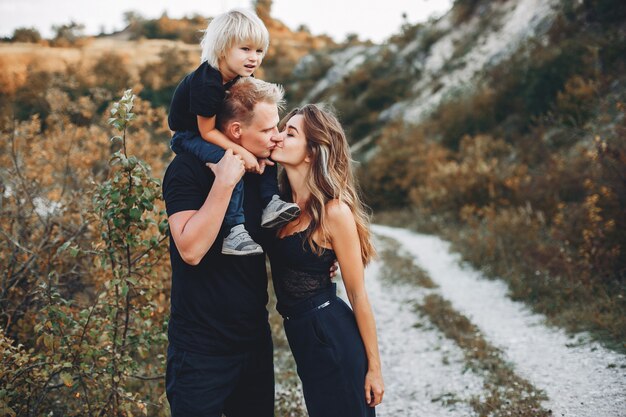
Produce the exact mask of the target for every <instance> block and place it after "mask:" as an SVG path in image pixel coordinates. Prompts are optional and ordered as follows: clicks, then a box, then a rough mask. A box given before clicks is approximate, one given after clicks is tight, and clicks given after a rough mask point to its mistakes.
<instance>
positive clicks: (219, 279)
mask: <svg viewBox="0 0 626 417" xmlns="http://www.w3.org/2000/svg"><path fill="white" fill-rule="evenodd" d="M282 103H283V90H282V88H281V87H279V86H277V85H275V84H270V83H266V82H264V81H260V80H257V79H254V78H251V77H247V78H242V79H240V80H239V81H238V82H237V83H235V84H234V85H233V86H232V87H231V89H230V91H229V93H228V95H227V98H226V101H225V102H224V106H223V110H222V112H221V113H220V115H219V116H218V127H219V128H220V130H221V131H222V132H223V133H224V134H225V135H226V136H227V137H228V138H229V139H230V140H232V141H233V142H235V143H237V144H239V145H241V146H243V147H244V148H246V149H247V150H248V151H250V152H251V153H252V154H254V155H255V156H257V157H259V158H267V157H268V156H269V154H270V151H271V150H272V149H273V148H274V147H275V146H276V141H278V140H280V139H279V137H278V135H277V133H278V132H277V128H276V125H277V123H278V106H280V105H282ZM209 165H210V168H211V169H208V168H207V167H206V166H205V164H204V163H202V162H201V161H200V160H199V159H198V158H196V157H195V156H193V155H191V154H188V153H182V154H179V155H177V156H176V157H175V158H174V160H173V161H172V162H171V164H170V166H169V167H168V169H167V172H166V173H165V178H164V180H163V196H164V199H165V204H166V208H167V214H168V216H169V224H170V234H171V238H170V257H171V264H172V293H171V318H170V322H169V329H168V337H169V343H170V344H169V348H168V353H167V356H168V357H167V372H166V392H167V397H168V400H169V402H170V407H171V410H172V416H173V417H183V416H189V417H220V416H221V415H222V413H223V414H225V415H226V416H227V417H240V416H241V417H243V416H246V417H247V416H256V417H264V416H273V415H274V370H273V363H272V350H273V348H272V340H271V334H270V328H269V323H268V314H267V309H266V304H267V301H268V296H267V274H266V270H265V255H263V254H260V255H254V256H246V257H239V256H228V255H222V254H221V253H220V247H221V244H214V243H215V241H216V238H217V237H219V236H221V233H222V232H223V231H221V230H220V229H221V227H222V223H223V219H224V214H225V212H226V208H227V206H228V202H229V200H230V196H231V193H232V190H233V188H234V186H235V184H236V183H237V182H238V181H239V179H240V178H241V177H242V176H243V179H244V214H245V219H246V221H245V227H246V229H247V230H248V231H249V232H250V235H251V236H252V237H253V239H254V240H255V241H257V242H259V243H261V244H263V243H264V242H265V241H266V240H267V232H263V230H262V229H261V228H260V223H261V212H262V203H261V199H260V192H259V185H260V184H259V180H260V175H256V174H252V173H248V174H245V175H244V168H243V162H242V161H241V158H240V157H239V156H237V155H233V153H232V151H227V152H226V155H225V156H224V157H223V158H222V160H220V162H219V163H217V164H209ZM217 240H219V239H217ZM220 243H221V242H220Z"/></svg>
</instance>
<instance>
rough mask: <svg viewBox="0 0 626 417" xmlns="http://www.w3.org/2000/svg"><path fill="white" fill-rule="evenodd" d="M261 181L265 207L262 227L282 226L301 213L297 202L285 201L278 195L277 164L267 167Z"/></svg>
mask: <svg viewBox="0 0 626 417" xmlns="http://www.w3.org/2000/svg"><path fill="white" fill-rule="evenodd" d="M260 183H261V184H260V186H259V189H260V193H261V201H262V202H263V205H264V207H265V208H264V209H263V214H262V216H261V226H262V227H266V228H273V227H280V226H283V225H285V224H287V223H289V222H290V221H292V220H293V219H295V218H296V217H298V216H299V215H300V207H298V205H297V204H295V203H288V202H286V201H283V200H281V199H280V197H279V196H278V180H277V178H276V165H273V166H267V167H265V171H264V172H263V174H262V175H261V181H260Z"/></svg>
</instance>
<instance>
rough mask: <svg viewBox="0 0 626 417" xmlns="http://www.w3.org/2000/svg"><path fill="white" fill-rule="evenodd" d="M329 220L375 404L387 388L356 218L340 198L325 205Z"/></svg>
mask: <svg viewBox="0 0 626 417" xmlns="http://www.w3.org/2000/svg"><path fill="white" fill-rule="evenodd" d="M326 220H327V222H328V226H329V227H328V230H330V240H331V244H332V247H333V250H334V251H335V254H336V255H337V260H338V261H339V268H340V269H341V277H342V279H343V282H344V285H345V287H346V292H347V294H348V299H349V300H350V304H351V305H352V310H353V311H354V315H355V317H356V322H357V325H358V327H359V333H360V334H361V338H362V339H363V345H365V352H366V354H367V363H368V371H367V375H366V376H365V399H366V400H367V403H368V404H369V405H370V407H374V406H376V405H378V404H380V402H381V401H382V399H383V393H384V391H385V388H384V383H383V377H382V370H381V364H380V354H379V352H378V339H377V336H376V323H375V322H374V314H373V313H372V307H371V305H370V302H369V299H368V297H367V292H366V291H365V281H364V276H363V274H364V267H363V261H362V260H361V245H360V243H359V235H358V232H357V228H356V222H355V221H354V215H353V214H352V211H351V210H350V208H349V207H348V206H347V205H346V204H345V203H341V202H340V201H338V200H333V201H331V202H330V203H328V204H327V205H326Z"/></svg>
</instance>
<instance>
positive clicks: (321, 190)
mask: <svg viewBox="0 0 626 417" xmlns="http://www.w3.org/2000/svg"><path fill="white" fill-rule="evenodd" d="M295 115H301V116H302V117H303V133H304V136H305V137H306V141H307V151H308V156H309V158H310V160H311V170H310V171H309V174H308V178H307V187H308V189H309V191H310V192H311V196H310V197H309V200H308V201H307V202H306V205H305V207H304V208H303V214H305V215H307V216H308V217H309V218H310V219H311V224H310V225H309V227H308V228H307V230H306V232H305V236H306V239H307V241H308V243H309V244H310V245H311V247H312V248H314V250H316V251H318V253H319V252H321V251H322V249H321V248H320V247H319V246H316V245H313V237H312V236H313V233H314V232H315V231H316V230H318V229H319V230H320V231H321V232H322V236H323V239H324V240H327V239H328V236H330V234H329V231H328V229H327V224H326V222H325V221H324V217H325V207H326V203H328V202H329V201H331V200H334V199H337V200H339V201H341V202H343V203H345V204H347V205H348V207H350V210H351V211H352V214H353V215H354V220H355V222H356V228H357V232H358V235H359V243H360V245H361V259H362V260H363V264H364V265H367V264H368V263H369V261H370V260H371V259H372V257H373V256H374V255H375V249H374V245H373V244H372V241H371V234H370V230H369V223H370V221H369V215H368V213H367V212H366V209H365V206H364V204H363V202H362V201H361V198H360V196H359V193H358V191H357V186H356V182H355V180H354V174H353V172H352V165H351V163H352V158H351V156H350V147H349V145H348V141H347V139H346V135H345V133H344V131H343V128H342V127H341V124H340V123H339V121H338V120H337V117H336V116H335V115H334V114H333V112H332V111H330V110H328V109H326V108H325V107H324V106H322V105H316V104H307V105H305V106H304V107H302V108H296V109H293V110H292V111H291V112H289V114H288V115H287V116H285V117H284V118H283V120H282V121H281V123H280V129H281V130H282V129H283V128H284V126H285V124H286V123H287V121H289V119H291V118H292V117H293V116H295ZM280 188H281V191H282V193H283V196H284V198H286V199H291V198H292V193H291V187H290V185H289V179H288V178H287V175H286V173H285V172H284V171H283V172H282V174H281V176H280Z"/></svg>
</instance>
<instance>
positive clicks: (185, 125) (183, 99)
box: [167, 61, 239, 133]
mask: <svg viewBox="0 0 626 417" xmlns="http://www.w3.org/2000/svg"><path fill="white" fill-rule="evenodd" d="M237 79H239V76H237V77H235V78H234V79H233V80H231V81H229V82H227V83H226V84H224V83H223V81H222V74H221V73H220V72H219V71H218V70H216V69H215V68H213V67H212V66H210V65H209V64H208V63H207V62H206V61H205V62H203V63H202V64H200V66H199V67H198V68H196V70H195V71H193V72H191V73H189V74H187V75H186V76H185V78H183V79H182V81H181V82H180V83H179V84H178V86H177V87H176V90H175V91H174V95H173V96H172V101H171V103H170V113H169V115H168V118H167V123H168V124H169V127H170V130H173V131H174V132H182V131H189V132H196V133H199V130H198V119H197V116H203V117H213V116H215V115H216V114H217V113H218V112H219V110H220V108H221V106H222V102H223V101H224V96H225V95H226V90H228V89H229V88H230V87H231V86H232V85H233V83H234V82H235V81H237Z"/></svg>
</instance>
